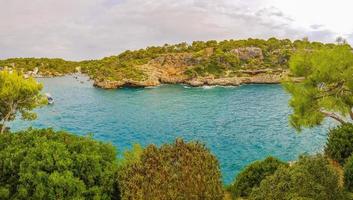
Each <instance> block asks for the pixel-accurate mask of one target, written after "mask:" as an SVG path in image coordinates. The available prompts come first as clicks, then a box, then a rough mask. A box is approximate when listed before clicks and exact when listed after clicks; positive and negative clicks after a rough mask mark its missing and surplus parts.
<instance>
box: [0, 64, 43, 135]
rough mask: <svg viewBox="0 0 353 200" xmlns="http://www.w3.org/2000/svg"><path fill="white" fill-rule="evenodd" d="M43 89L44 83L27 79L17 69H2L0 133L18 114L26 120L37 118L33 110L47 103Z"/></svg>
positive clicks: (0, 83) (0, 77) (0, 80)
mask: <svg viewBox="0 0 353 200" xmlns="http://www.w3.org/2000/svg"><path fill="white" fill-rule="evenodd" d="M41 90H42V85H41V84H39V83H37V81H36V80H34V79H32V78H30V79H25V78H23V76H22V74H20V73H17V72H16V71H15V72H12V73H10V72H8V71H6V70H5V71H0V127H1V130H0V134H1V133H3V132H4V131H5V128H6V125H7V124H6V123H8V122H9V121H12V120H14V119H15V117H16V116H17V115H18V114H21V116H22V119H25V120H32V119H35V118H36V114H35V113H33V112H31V111H32V110H33V109H34V108H36V107H37V106H39V105H41V104H44V103H45V100H44V98H43V96H42V95H41V94H40V91H41Z"/></svg>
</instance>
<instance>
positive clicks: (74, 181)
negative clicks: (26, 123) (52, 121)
mask: <svg viewBox="0 0 353 200" xmlns="http://www.w3.org/2000/svg"><path fill="white" fill-rule="evenodd" d="M0 172H1V175H0V199H4V200H6V199H43V200H44V199H53V200H54V199H55V200H56V199H62V200H64V199H75V200H76V199H77V200H78V199H82V200H83V199H120V196H119V188H118V185H117V182H116V178H115V176H116V173H117V161H116V150H115V148H114V147H113V146H112V145H110V144H105V143H101V142H98V141H95V140H93V139H92V138H90V137H79V136H75V135H71V134H68V133H66V132H56V131H53V130H52V129H42V130H32V129H29V130H26V131H21V132H16V133H7V132H6V133H4V134H1V135H0Z"/></svg>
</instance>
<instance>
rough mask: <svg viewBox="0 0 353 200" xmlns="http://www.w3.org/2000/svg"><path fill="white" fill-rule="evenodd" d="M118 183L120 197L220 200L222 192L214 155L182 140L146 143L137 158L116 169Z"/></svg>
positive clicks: (138, 199)
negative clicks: (165, 142) (156, 143)
mask: <svg viewBox="0 0 353 200" xmlns="http://www.w3.org/2000/svg"><path fill="white" fill-rule="evenodd" d="M130 155H138V153H137V154H136V153H131V154H130ZM132 157H133V158H135V156H132ZM119 182H120V184H121V194H122V199H135V200H140V199H195V200H197V199H200V200H201V199H202V200H208V199H210V200H217V199H220V200H221V199H223V195H224V194H223V189H222V182H221V174H220V170H219V165H218V161H217V159H216V157H215V156H213V155H212V154H211V153H210V152H209V151H208V149H206V148H205V146H204V145H202V144H199V143H185V142H184V141H182V140H177V141H176V142H175V143H174V144H165V145H163V146H161V147H160V148H157V147H156V146H154V145H150V146H148V147H147V148H146V149H144V150H143V152H142V154H141V155H140V160H138V161H137V160H136V159H132V162H131V163H130V164H128V165H126V166H125V167H123V168H122V169H121V170H120V171H119Z"/></svg>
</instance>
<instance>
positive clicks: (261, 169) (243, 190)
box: [229, 157, 287, 197]
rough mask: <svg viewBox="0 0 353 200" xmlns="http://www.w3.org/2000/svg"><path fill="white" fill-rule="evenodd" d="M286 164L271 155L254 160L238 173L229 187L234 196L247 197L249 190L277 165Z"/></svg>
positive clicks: (273, 171) (256, 185)
mask: <svg viewBox="0 0 353 200" xmlns="http://www.w3.org/2000/svg"><path fill="white" fill-rule="evenodd" d="M286 165H287V164H286V163H284V162H282V161H280V160H278V159H276V158H273V157H268V158H266V159H265V160H262V161H255V162H253V163H252V164H250V165H249V166H247V167H246V168H245V169H244V170H243V171H242V172H240V173H239V174H238V176H237V177H236V179H235V182H234V183H233V184H232V185H231V186H230V188H229V189H230V191H231V192H232V195H233V196H234V197H248V196H249V195H250V193H251V190H252V189H253V188H254V187H258V186H259V185H260V182H261V181H262V180H263V179H264V178H266V177H267V176H269V175H272V174H273V173H275V171H276V170H277V169H278V168H279V167H281V166H286Z"/></svg>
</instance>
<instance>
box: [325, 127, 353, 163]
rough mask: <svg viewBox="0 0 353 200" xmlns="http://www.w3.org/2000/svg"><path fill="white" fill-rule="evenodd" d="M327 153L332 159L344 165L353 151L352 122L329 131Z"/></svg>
mask: <svg viewBox="0 0 353 200" xmlns="http://www.w3.org/2000/svg"><path fill="white" fill-rule="evenodd" d="M325 153H326V155H327V156H329V157H330V158H331V159H333V160H335V161H337V162H339V163H340V164H341V165H344V163H345V161H346V160H347V158H348V157H350V156H351V155H352V153H353V125H352V124H343V125H341V126H338V127H336V128H334V129H331V130H330V131H329V134H328V139H327V143H326V147H325Z"/></svg>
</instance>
